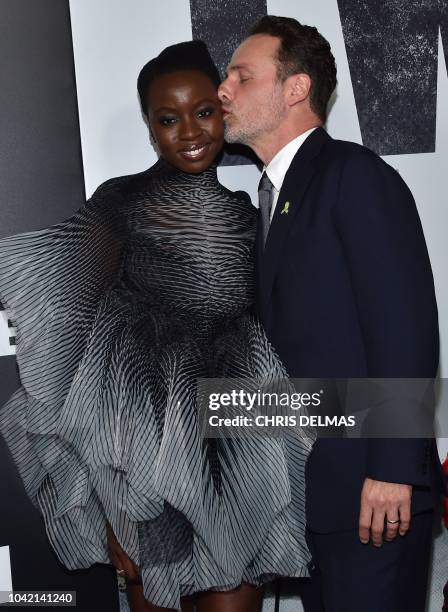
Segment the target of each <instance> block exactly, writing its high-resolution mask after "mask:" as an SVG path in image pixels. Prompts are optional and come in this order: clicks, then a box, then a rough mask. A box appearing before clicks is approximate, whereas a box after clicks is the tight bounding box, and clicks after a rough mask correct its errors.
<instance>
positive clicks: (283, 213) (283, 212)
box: [280, 202, 289, 215]
mask: <svg viewBox="0 0 448 612" xmlns="http://www.w3.org/2000/svg"><path fill="white" fill-rule="evenodd" d="M288 213H289V202H285V204H284V206H283V210H282V212H281V213H280V214H281V215H287V214H288Z"/></svg>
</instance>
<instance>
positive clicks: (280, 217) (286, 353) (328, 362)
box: [257, 128, 440, 533]
mask: <svg viewBox="0 0 448 612" xmlns="http://www.w3.org/2000/svg"><path fill="white" fill-rule="evenodd" d="M286 202H289V207H287V208H288V212H287V213H286V212H283V214H282V210H284V208H285V207H284V204H285V203H286ZM257 310H258V314H259V316H260V318H261V320H262V323H263V324H264V327H265V329H266V332H267V335H268V338H269V340H270V341H271V343H272V345H273V346H274V348H275V349H276V350H277V352H278V354H279V356H280V358H281V359H282V361H283V363H284V365H285V367H286V369H287V371H288V373H289V375H290V376H291V377H295V378H319V377H328V378H333V377H334V378H345V377H353V378H357V377H372V378H373V377H374V378H412V377H416V378H420V377H425V378H426V377H435V376H436V373H437V368H438V355H439V346H438V321H437V306H436V300H435V294H434V283H433V277H432V272H431V267H430V263H429V258H428V253H427V250H426V245H425V240H424V236H423V231H422V227H421V224H420V220H419V217H418V213H417V209H416V206H415V202H414V200H413V197H412V195H411V192H410V191H409V189H408V187H407V186H406V184H405V183H404V181H403V180H402V179H401V177H400V175H399V174H398V173H397V172H396V171H395V170H394V169H393V168H391V167H390V166H389V165H388V164H386V163H385V162H384V161H383V160H382V159H381V158H380V157H379V156H378V155H376V154H375V153H373V152H372V151H370V150H369V149H366V148H365V147H362V146H360V145H357V144H354V143H351V142H344V141H340V140H333V139H332V138H331V137H330V136H329V135H328V134H327V133H326V132H325V130H323V129H322V128H317V129H316V130H315V131H314V132H312V133H311V134H310V135H309V136H308V137H307V139H306V140H305V142H304V143H303V144H302V146H301V147H300V149H299V150H298V152H297V154H296V155H295V157H294V159H293V161H292V163H291V165H290V167H289V169H288V172H287V174H286V176H285V180H284V182H283V186H282V189H281V191H280V194H279V198H278V202H277V206H276V209H275V213H274V216H273V219H272V222H271V226H270V229H269V234H268V238H267V241H266V246H265V249H264V251H263V249H262V247H261V244H260V240H258V255H257ZM437 465H439V466H440V463H438V457H437V449H436V445H435V442H434V440H429V439H427V440H421V439H405V438H403V439H381V438H376V439H374V438H371V439H369V440H367V439H319V440H318V441H317V442H316V443H315V446H314V448H313V450H312V453H311V455H310V457H309V459H308V463H307V518H308V526H309V528H310V529H311V530H314V531H317V532H322V533H326V532H331V531H339V530H345V529H354V528H356V527H357V525H358V518H359V509H360V494H361V488H362V485H363V482H364V479H365V478H366V477H370V478H373V479H375V480H383V481H389V482H397V483H408V484H412V485H414V490H413V501H412V510H413V512H414V513H415V512H420V511H423V510H426V509H429V508H431V507H432V506H433V505H434V503H435V499H436V498H437V497H436V495H435V493H434V492H435V489H436V485H435V483H436V482H437V478H438V476H437V469H438V468H437Z"/></svg>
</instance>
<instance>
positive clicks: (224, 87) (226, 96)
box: [218, 78, 232, 104]
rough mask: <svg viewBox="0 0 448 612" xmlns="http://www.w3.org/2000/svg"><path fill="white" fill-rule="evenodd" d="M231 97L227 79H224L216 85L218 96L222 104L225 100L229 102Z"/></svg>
mask: <svg viewBox="0 0 448 612" xmlns="http://www.w3.org/2000/svg"><path fill="white" fill-rule="evenodd" d="M231 97H232V93H231V91H230V87H229V79H228V78H227V79H224V81H223V82H222V83H221V85H220V86H219V87H218V98H219V99H220V100H221V102H222V103H223V104H225V103H226V102H230V100H231Z"/></svg>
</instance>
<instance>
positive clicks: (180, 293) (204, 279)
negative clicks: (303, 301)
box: [120, 160, 256, 319]
mask: <svg viewBox="0 0 448 612" xmlns="http://www.w3.org/2000/svg"><path fill="white" fill-rule="evenodd" d="M120 190H121V192H122V195H123V196H124V197H123V206H122V208H121V210H122V214H123V217H124V219H123V222H124V223H125V225H126V228H127V231H126V241H125V242H126V244H125V252H124V263H123V268H122V276H121V283H122V287H123V288H126V289H127V290H129V291H130V292H131V293H132V294H134V295H137V296H139V297H141V298H143V299H144V300H145V301H148V302H149V303H150V304H152V305H154V306H158V307H160V308H162V309H163V310H165V311H168V312H169V311H175V312H176V315H177V316H178V317H179V316H182V315H185V316H187V317H191V316H192V315H201V316H202V317H203V318H205V319H210V318H211V319H215V318H218V319H219V318H222V317H224V318H229V317H230V318H233V317H234V316H237V315H238V314H240V313H241V312H243V311H245V310H247V308H248V307H249V306H250V304H251V303H252V301H253V284H254V271H253V244H254V237H255V230H256V227H255V226H256V209H255V208H253V207H252V205H251V203H250V199H249V197H248V196H247V195H246V194H244V193H242V192H237V193H232V192H230V191H229V190H227V189H226V188H225V187H223V186H222V185H221V184H220V183H219V182H218V179H217V173H216V167H211V168H209V169H207V170H206V171H204V172H203V173H201V174H198V175H194V174H187V173H184V172H181V171H179V170H177V169H175V168H173V167H172V166H170V165H169V164H167V163H166V162H164V161H162V160H161V161H159V162H158V163H157V164H156V165H155V166H153V167H152V168H150V169H149V170H148V171H146V172H144V173H142V174H140V175H137V176H135V177H131V178H128V179H126V180H125V182H124V183H123V184H122V185H121V187H120ZM123 190H124V192H123Z"/></svg>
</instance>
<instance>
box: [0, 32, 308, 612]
mask: <svg viewBox="0 0 448 612" xmlns="http://www.w3.org/2000/svg"><path fill="white" fill-rule="evenodd" d="M218 83H219V77H218V74H217V71H216V68H215V67H214V65H213V63H212V61H211V59H210V56H209V55H208V52H207V50H206V48H205V46H204V45H203V44H202V43H199V42H189V43H181V44H180V45H174V46H172V47H168V48H167V49H165V50H164V51H163V52H162V53H161V54H160V55H159V57H158V58H156V59H154V60H152V61H151V62H149V63H148V64H147V65H146V66H145V67H144V68H143V70H142V72H141V73H140V76H139V81H138V89H139V94H140V99H141V103H142V110H143V112H144V114H145V115H146V117H147V119H148V124H149V127H150V131H151V134H152V137H153V140H154V142H155V144H156V146H157V148H158V150H159V153H160V156H161V157H160V159H159V161H158V162H157V163H156V164H155V166H153V167H152V168H150V169H149V170H147V171H145V172H142V173H140V174H137V175H133V176H129V177H121V178H116V179H112V180H110V181H108V182H106V183H105V184H103V185H102V186H101V187H99V188H98V190H97V191H96V192H95V194H94V195H93V197H92V198H91V199H90V200H89V202H88V203H87V204H86V206H85V207H83V208H82V209H81V210H80V211H79V212H78V213H77V214H75V215H74V216H73V217H72V218H70V219H69V220H67V221H65V222H63V223H61V224H58V225H56V226H53V227H51V228H49V229H46V230H42V231H38V232H32V233H29V234H23V235H20V236H13V237H11V238H7V239H5V240H2V241H0V266H1V270H2V278H1V281H0V300H1V301H2V302H3V304H4V305H5V306H6V307H7V308H8V309H9V311H10V313H11V319H12V320H13V322H14V324H15V325H16V327H17V360H18V364H19V368H20V374H21V380H22V385H23V386H22V387H21V388H20V389H19V390H18V391H17V392H16V393H15V394H14V396H13V397H12V398H11V400H10V401H9V403H8V404H7V405H6V406H5V408H4V409H3V410H2V411H1V413H0V428H1V431H2V433H3V435H4V436H5V438H6V440H7V442H8V445H9V447H10V449H11V452H12V454H13V456H14V458H15V461H16V463H17V464H18V467H19V470H20V473H21V475H22V478H23V480H24V483H25V487H26V489H27V492H28V494H29V495H30V497H31V499H32V500H33V502H34V503H35V504H36V505H37V507H38V508H39V509H40V511H41V512H42V514H43V516H44V519H45V522H46V528H47V533H48V536H49V538H50V541H51V543H52V545H53V547H54V549H55V551H56V553H57V555H58V557H59V559H60V560H61V561H62V563H64V564H65V565H66V566H67V567H68V568H70V569H75V568H82V567H89V566H90V565H92V564H94V563H98V562H99V563H107V562H108V561H109V552H110V557H111V560H112V562H113V563H114V564H115V566H116V567H117V570H118V571H119V573H120V574H121V575H124V576H125V577H126V580H127V584H128V594H129V599H130V603H131V606H132V608H133V610H135V611H137V610H162V609H166V608H168V609H177V610H178V609H180V608H181V598H185V597H187V596H190V595H193V594H198V596H197V598H196V605H197V609H198V610H199V611H200V612H202V611H205V610H211V609H213V610H214V611H216V612H220V611H221V610H222V611H225V610H230V609H231V610H232V611H233V612H238V611H240V610H241V611H242V610H244V611H245V612H251V611H252V610H253V611H255V610H259V609H260V606H261V589H260V588H258V587H259V586H260V585H262V584H263V583H264V582H267V581H269V580H271V579H273V578H274V577H276V576H277V575H290V576H302V575H306V565H307V563H308V561H309V553H308V550H307V547H306V544H305V539H304V532H303V523H304V520H303V519H304V464H305V460H306V457H307V454H308V452H309V450H310V445H311V439H306V438H305V436H304V432H302V431H301V430H294V431H292V430H288V432H287V433H285V434H284V435H283V436H282V437H281V438H278V437H276V438H274V437H270V438H268V437H262V436H253V437H251V438H241V439H239V438H230V439H226V438H221V439H219V440H215V441H213V440H208V439H204V438H203V437H201V434H200V426H201V423H200V419H199V416H198V409H197V379H200V378H222V377H229V378H238V379H254V380H257V381H262V382H269V381H272V380H275V379H276V378H281V377H284V376H285V372H284V370H283V368H282V365H281V364H280V363H279V361H278V358H277V357H276V355H275V354H274V352H273V351H272V349H271V347H270V346H269V344H268V342H267V340H266V337H265V336H264V334H263V332H262V330H261V328H260V326H259V324H258V323H257V322H256V321H255V320H254V319H253V317H251V316H250V315H249V314H248V312H249V308H250V306H251V303H252V291H253V286H252V285H253V269H252V267H253V264H252V250H253V242H254V235H255V223H256V212H255V210H254V209H253V208H252V207H251V205H250V201H249V199H248V197H247V196H246V195H245V194H242V193H237V194H233V193H231V192H230V191H228V190H227V189H225V188H224V187H222V186H221V185H220V184H219V183H218V181H217V176H216V165H215V160H216V158H217V156H218V154H219V152H220V150H221V148H222V145H223V121H222V116H221V109H220V104H219V101H218V98H217V95H216V89H217V85H218ZM145 600H146V601H145ZM183 601H184V602H185V604H186V605H187V603H188V602H187V600H186V599H183ZM149 602H150V603H149Z"/></svg>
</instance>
